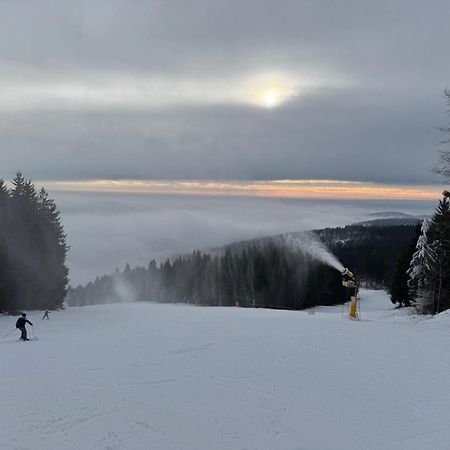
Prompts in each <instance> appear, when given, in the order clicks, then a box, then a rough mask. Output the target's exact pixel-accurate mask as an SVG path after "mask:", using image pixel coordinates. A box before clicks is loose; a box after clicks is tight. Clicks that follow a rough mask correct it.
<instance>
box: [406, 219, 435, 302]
mask: <svg viewBox="0 0 450 450" xmlns="http://www.w3.org/2000/svg"><path fill="white" fill-rule="evenodd" d="M432 224H433V222H432V220H430V219H425V220H424V221H423V223H422V227H421V230H420V236H419V238H418V239H417V244H416V251H415V252H414V254H413V257H412V259H411V263H410V265H409V269H408V271H407V274H408V276H409V280H408V287H409V289H410V295H411V298H413V299H416V301H417V300H419V301H418V306H419V307H420V306H421V301H420V299H423V297H428V296H429V292H430V291H431V290H432V285H431V284H432V283H431V282H430V280H431V278H432V274H433V273H434V269H435V264H436V243H435V242H429V231H430V228H431V226H432Z"/></svg>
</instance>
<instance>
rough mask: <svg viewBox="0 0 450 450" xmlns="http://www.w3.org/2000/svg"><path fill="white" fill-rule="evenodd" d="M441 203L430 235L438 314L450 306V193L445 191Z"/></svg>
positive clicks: (434, 300)
mask: <svg viewBox="0 0 450 450" xmlns="http://www.w3.org/2000/svg"><path fill="white" fill-rule="evenodd" d="M442 195H443V197H442V199H441V200H439V205H438V207H437V208H436V212H435V214H434V216H433V222H432V226H431V228H430V237H431V238H432V239H433V246H434V251H435V255H436V258H435V268H434V277H433V307H432V313H433V314H436V313H438V312H441V311H443V310H445V309H447V308H449V307H450V300H449V295H450V275H449V273H448V269H449V267H450V201H449V197H450V193H449V192H448V191H444V192H443V194H442Z"/></svg>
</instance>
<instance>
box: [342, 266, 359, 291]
mask: <svg viewBox="0 0 450 450" xmlns="http://www.w3.org/2000/svg"><path fill="white" fill-rule="evenodd" d="M342 286H345V287H348V288H355V287H356V280H355V276H354V275H353V272H350V270H348V269H344V271H343V272H342Z"/></svg>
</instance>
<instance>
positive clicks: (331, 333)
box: [0, 291, 450, 450]
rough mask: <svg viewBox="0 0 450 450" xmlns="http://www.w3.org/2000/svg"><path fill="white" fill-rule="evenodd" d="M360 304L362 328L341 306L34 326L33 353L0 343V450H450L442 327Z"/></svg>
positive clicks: (385, 306)
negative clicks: (449, 449)
mask: <svg viewBox="0 0 450 450" xmlns="http://www.w3.org/2000/svg"><path fill="white" fill-rule="evenodd" d="M362 297H363V302H362V306H361V314H362V320H361V321H359V322H356V321H350V320H348V319H347V318H346V317H345V314H344V316H343V311H342V308H341V307H340V306H338V307H319V308H315V309H314V310H312V311H295V312H293V311H274V310H262V309H259V310H252V309H239V308H200V307H190V306H186V305H158V304H149V303H136V304H121V305H107V306H92V307H86V308H69V309H67V310H66V311H62V312H55V313H53V314H51V316H50V320H49V321H41V320H40V313H39V314H38V313H35V314H32V313H31V314H30V318H31V320H32V321H33V320H34V321H35V326H34V332H35V334H36V335H38V336H39V338H40V339H39V340H38V341H32V342H18V341H17V338H18V336H17V335H16V334H12V335H11V336H9V337H7V338H5V339H3V340H1V341H0V354H1V384H0V399H1V410H0V448H2V449H8V450H12V449H27V450H28V449H33V450H38V449H46V450H52V449H55V450H56V449H58V450H61V449H63V450H64V449H77V450H79V449H83V450H88V449H105V450H106V449H109V450H112V449H118V450H119V449H120V450H123V449H131V450H135V449H165V450H176V449H196V450H197V449H207V450H222V449H223V450H225V449H227V450H228V449H247V450H250V449H252V450H253V449H254V450H264V449H267V450H269V449H270V450H275V449H282V450H288V449H307V450H313V449H347V450H348V449H389V450H391V449H425V448H428V449H433V450H438V449H448V448H449V446H450V444H449V442H450V426H449V412H450V377H449V373H450V362H449V354H448V353H449V351H448V348H449V347H450V346H449V343H450V318H449V317H448V316H447V317H446V316H441V317H439V318H438V319H437V320H436V321H435V320H434V319H432V320H421V321H419V320H418V319H417V318H414V317H411V316H408V314H406V313H403V312H402V313H399V312H398V311H395V312H394V311H393V310H392V305H391V304H390V302H389V300H388V299H387V297H386V294H384V293H383V292H374V291H363V292H362ZM446 324H448V328H447V327H446ZM13 327H14V319H13V318H7V317H3V318H1V319H0V333H1V335H2V336H3V335H5V334H6V333H7V332H8V331H9V330H10V329H12V328H13Z"/></svg>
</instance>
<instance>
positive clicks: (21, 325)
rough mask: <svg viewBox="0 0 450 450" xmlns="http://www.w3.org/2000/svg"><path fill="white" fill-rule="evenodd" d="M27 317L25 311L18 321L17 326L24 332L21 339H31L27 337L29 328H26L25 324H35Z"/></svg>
mask: <svg viewBox="0 0 450 450" xmlns="http://www.w3.org/2000/svg"><path fill="white" fill-rule="evenodd" d="M26 317H27V315H26V314H25V313H23V314H22V317H19V318H18V319H17V322H16V328H17V329H19V330H20V331H21V332H22V335H21V336H20V339H22V341H29V339H28V338H27V329H26V328H25V325H26V324H27V323H28V324H30V325H31V326H33V324H32V323H31V322H30V321H29V320H28V319H27V318H26Z"/></svg>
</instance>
